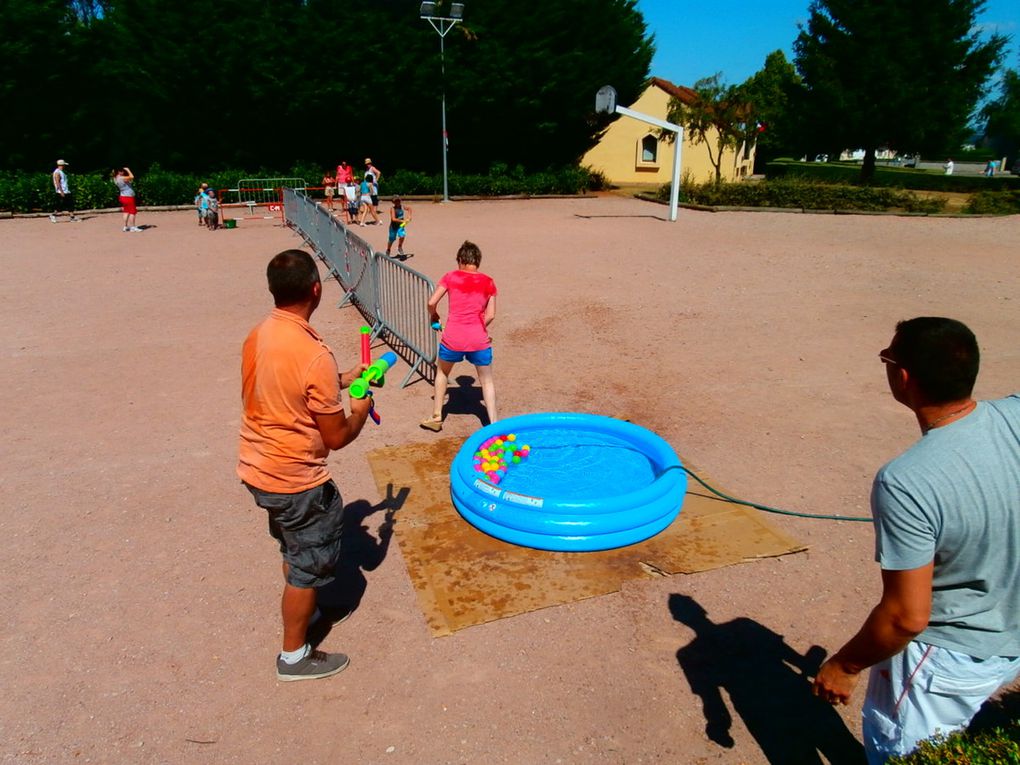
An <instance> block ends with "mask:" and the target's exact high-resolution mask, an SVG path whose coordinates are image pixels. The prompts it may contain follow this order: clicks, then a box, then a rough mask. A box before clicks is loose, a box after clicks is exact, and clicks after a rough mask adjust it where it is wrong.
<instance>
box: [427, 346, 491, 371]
mask: <svg viewBox="0 0 1020 765" xmlns="http://www.w3.org/2000/svg"><path fill="white" fill-rule="evenodd" d="M439 358H441V359H442V360H443V361H448V362H450V363H451V364H456V363H457V362H458V361H464V359H467V360H468V361H469V362H470V363H472V364H474V365H475V366H476V367H487V366H489V365H490V364H492V347H491V346H490V347H488V348H484V349H482V350H480V351H451V350H450V349H449V348H447V347H446V346H445V345H443V344H442V343H440V344H439Z"/></svg>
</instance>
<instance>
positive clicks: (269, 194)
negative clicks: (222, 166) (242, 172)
mask: <svg viewBox="0 0 1020 765" xmlns="http://www.w3.org/2000/svg"><path fill="white" fill-rule="evenodd" d="M305 186H306V184H305V179H304V178H242V179H241V180H239V181H238V182H237V188H236V189H230V191H234V192H236V194H237V199H236V201H235V202H234V203H233V204H236V205H247V207H248V214H249V215H250V216H254V215H255V208H256V207H265V208H267V209H268V211H269V212H271V213H277V214H279V215H280V217H281V218H282V217H283V214H284V213H283V198H282V192H283V189H285V188H288V189H298V190H304V188H305ZM270 217H272V216H270Z"/></svg>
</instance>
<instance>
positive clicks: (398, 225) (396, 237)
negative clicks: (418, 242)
mask: <svg viewBox="0 0 1020 765" xmlns="http://www.w3.org/2000/svg"><path fill="white" fill-rule="evenodd" d="M410 222H411V208H410V207H404V204H403V203H402V202H401V201H400V197H393V208H392V209H391V210H390V234H389V239H388V241H387V242H386V254H387V255H389V254H390V250H392V249H393V243H394V242H396V243H397V257H398V258H400V259H401V260H404V258H405V256H404V237H406V236H407V224H408V223H410Z"/></svg>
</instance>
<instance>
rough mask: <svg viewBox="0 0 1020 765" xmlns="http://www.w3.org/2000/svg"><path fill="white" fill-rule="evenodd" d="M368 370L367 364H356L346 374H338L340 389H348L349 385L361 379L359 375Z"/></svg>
mask: <svg viewBox="0 0 1020 765" xmlns="http://www.w3.org/2000/svg"><path fill="white" fill-rule="evenodd" d="M366 369H368V364H356V365H355V366H353V367H351V368H350V369H348V370H347V371H346V372H341V373H340V387H341V388H349V387H350V385H351V383H352V382H354V381H355V380H357V379H358V378H359V377H361V373H362V372H364V371H365V370H366Z"/></svg>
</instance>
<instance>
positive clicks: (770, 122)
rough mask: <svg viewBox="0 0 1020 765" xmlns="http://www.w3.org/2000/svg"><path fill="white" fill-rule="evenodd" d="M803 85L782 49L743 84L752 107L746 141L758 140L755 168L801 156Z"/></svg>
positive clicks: (773, 53) (743, 89)
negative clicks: (800, 113)
mask: <svg viewBox="0 0 1020 765" xmlns="http://www.w3.org/2000/svg"><path fill="white" fill-rule="evenodd" d="M803 89H804V86H803V83H802V82H801V79H800V76H799V75H798V74H797V70H796V69H795V68H794V66H793V64H791V63H790V62H789V61H787V60H786V56H785V55H783V52H782V51H781V50H777V51H773V52H772V53H770V54H769V55H768V56H766V57H765V65H764V67H762V69H761V70H760V71H758V72H757V73H755V74H754V75H753V76H752V77H750V78H749V79H748V80H747V81H746V82H744V83H743V85H741V91H742V92H743V95H744V98H745V99H746V100H747V103H748V104H749V105H750V109H751V113H750V118H749V119H748V121H747V124H748V128H749V131H748V134H747V136H746V139H747V140H748V141H749V142H750V141H755V140H756V141H757V151H756V153H755V169H756V170H758V168H762V167H764V166H765V163H767V162H768V161H770V160H773V159H776V158H777V157H794V156H799V155H800V154H801V153H802V152H801V148H802V146H801V145H802V140H801V138H800V132H801V131H800V127H799V125H800V120H799V116H798V110H797V108H796V105H797V104H798V103H800V100H801V98H802V92H803Z"/></svg>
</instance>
